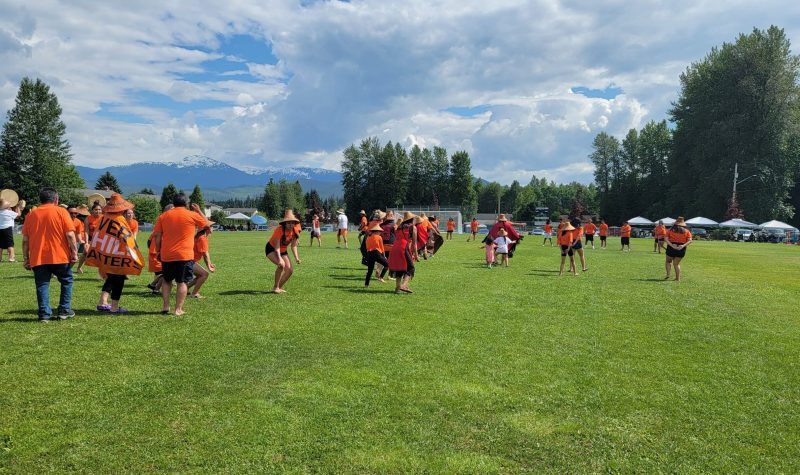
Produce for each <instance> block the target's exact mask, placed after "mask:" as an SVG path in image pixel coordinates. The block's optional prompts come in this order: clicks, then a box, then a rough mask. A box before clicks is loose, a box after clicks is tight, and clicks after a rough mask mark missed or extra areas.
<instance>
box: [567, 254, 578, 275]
mask: <svg viewBox="0 0 800 475" xmlns="http://www.w3.org/2000/svg"><path fill="white" fill-rule="evenodd" d="M569 269H570V271H572V275H578V268H577V266H576V265H575V255H574V254H573V255H571V256H569Z"/></svg>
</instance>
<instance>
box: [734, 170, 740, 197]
mask: <svg viewBox="0 0 800 475" xmlns="http://www.w3.org/2000/svg"><path fill="white" fill-rule="evenodd" d="M738 179H739V163H738V162H737V163H736V165H734V166H733V197H734V199H735V198H736V181H737V180H738Z"/></svg>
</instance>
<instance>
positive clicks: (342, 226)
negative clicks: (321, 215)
mask: <svg viewBox="0 0 800 475" xmlns="http://www.w3.org/2000/svg"><path fill="white" fill-rule="evenodd" d="M336 214H337V215H338V216H337V219H338V221H339V225H338V227H337V228H336V247H342V239H344V248H345V249H347V215H346V214H344V210H343V209H342V208H339V209H337V210H336Z"/></svg>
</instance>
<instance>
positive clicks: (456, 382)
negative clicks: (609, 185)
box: [0, 233, 800, 473]
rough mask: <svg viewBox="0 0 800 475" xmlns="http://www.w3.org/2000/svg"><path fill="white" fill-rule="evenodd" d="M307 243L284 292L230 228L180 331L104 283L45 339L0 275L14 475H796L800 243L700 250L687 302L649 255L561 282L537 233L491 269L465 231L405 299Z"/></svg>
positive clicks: (13, 272)
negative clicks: (105, 298)
mask: <svg viewBox="0 0 800 475" xmlns="http://www.w3.org/2000/svg"><path fill="white" fill-rule="evenodd" d="M304 237H305V239H307V237H308V236H307V235H306V236H304ZM305 239H304V241H303V243H302V245H303V247H301V249H300V252H301V258H302V259H303V264H302V266H301V268H300V269H299V271H298V272H297V273H296V274H295V276H294V277H293V279H292V280H291V281H290V282H289V284H288V286H287V290H288V293H287V294H284V295H272V294H269V293H267V290H269V289H270V288H271V284H272V274H273V269H274V268H273V267H272V266H271V265H268V263H267V262H266V261H265V259H264V256H263V248H264V242H265V240H266V233H227V234H226V233H216V234H214V235H213V236H212V238H211V252H212V257H213V258H214V260H215V261H216V264H217V266H218V271H217V273H216V274H215V275H213V276H212V278H211V280H210V281H209V283H208V285H207V287H206V288H205V292H204V293H205V295H206V297H207V298H206V299H205V300H202V301H190V302H189V303H188V304H187V315H186V316H184V317H175V316H162V315H158V310H159V309H160V300H159V298H157V297H151V296H148V295H147V292H146V290H147V289H146V288H145V287H144V285H145V284H146V283H147V279H149V276H142V277H139V278H135V279H133V280H131V281H129V284H128V287H127V288H126V292H125V295H124V296H123V302H122V303H123V305H124V306H126V307H128V308H129V309H130V310H131V314H130V315H128V316H123V317H111V316H109V315H107V314H105V315H101V314H98V313H96V312H95V311H94V310H93V309H94V307H95V305H96V300H97V297H98V294H99V291H100V282H99V280H98V278H97V276H96V275H89V274H85V275H82V276H78V277H77V278H76V287H75V296H74V304H73V305H74V309H75V311H76V312H77V317H76V318H74V319H72V320H69V321H66V322H53V323H50V324H49V325H41V324H38V323H36V315H35V308H36V297H35V291H34V286H33V278H32V275H31V273H26V272H25V271H24V270H23V268H22V266H21V264H19V263H17V264H9V263H2V264H0V282H2V297H0V472H2V473H44V472H87V473H108V472H126V473H127V472H135V473H142V472H214V473H219V472H223V473H240V472H287V473H317V472H323V473H521V472H530V473H542V472H552V473H564V472H676V473H687V472H688V473H696V472H740V473H741V472H751V473H777V472H784V473H792V472H798V471H800V316H798V308H800V292H798V290H800V279H798V269H800V247H797V246H794V247H790V246H784V245H770V244H744V243H721V242H720V243H718V242H700V243H695V244H694V245H692V246H691V248H690V249H689V253H688V256H687V258H686V260H685V261H684V266H683V267H684V276H683V281H682V282H681V283H679V284H677V283H675V282H671V281H670V282H665V281H663V280H662V277H663V272H664V270H663V255H661V256H659V255H654V254H653V253H652V252H651V251H652V242H651V241H650V240H637V239H634V240H633V246H632V247H633V252H630V253H622V252H619V251H618V250H617V249H618V245H619V244H618V243H619V241H618V240H616V239H611V241H610V246H609V249H608V250H604V251H600V250H595V251H592V250H588V251H587V255H588V265H589V272H587V273H585V274H582V275H580V276H578V277H572V276H564V277H560V278H559V277H558V276H557V269H558V253H557V251H556V250H555V248H551V247H542V246H541V245H540V242H539V240H538V238H537V239H533V238H532V237H531V238H529V239H527V240H526V241H525V242H524V243H523V244H522V246H521V247H520V248H519V251H518V254H517V256H516V257H515V258H514V259H512V262H511V267H510V268H508V269H503V268H495V269H491V270H489V269H486V268H484V267H483V264H482V260H483V251H482V250H481V249H479V248H478V245H477V244H473V243H469V244H466V243H465V242H464V238H463V237H458V238H457V239H456V240H454V241H452V242H450V243H447V244H446V245H445V247H444V248H443V249H442V251H441V252H440V254H439V255H437V256H436V257H435V258H434V259H432V260H430V261H427V262H423V263H421V264H420V265H419V268H418V277H417V278H416V279H415V280H414V281H413V282H412V286H411V287H412V288H413V289H414V291H415V293H414V294H413V295H395V294H394V292H393V289H394V286H393V285H392V284H389V283H387V284H382V285H381V284H378V283H375V284H373V285H372V286H371V287H370V288H369V289H368V290H365V289H364V288H363V281H362V279H363V274H364V268H363V267H362V266H361V265H360V262H359V254H358V251H357V250H356V249H351V250H347V251H345V250H339V249H336V248H335V242H334V240H335V238H334V237H333V236H330V235H326V236H324V238H323V244H324V246H323V247H322V248H321V249H318V248H316V247H314V248H309V247H307V245H308V242H307V241H306V240H305ZM140 241H141V243H144V238H141V239H140ZM54 283H55V282H54ZM56 294H57V292H56ZM54 298H55V297H54Z"/></svg>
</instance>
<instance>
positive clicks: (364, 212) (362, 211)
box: [358, 209, 367, 215]
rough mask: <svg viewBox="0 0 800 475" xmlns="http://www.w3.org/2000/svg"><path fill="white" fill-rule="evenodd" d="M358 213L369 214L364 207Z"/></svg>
mask: <svg viewBox="0 0 800 475" xmlns="http://www.w3.org/2000/svg"><path fill="white" fill-rule="evenodd" d="M358 214H364V215H366V214H367V212H366V211H364V210H363V209H362V210H361V211H359V212H358Z"/></svg>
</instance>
